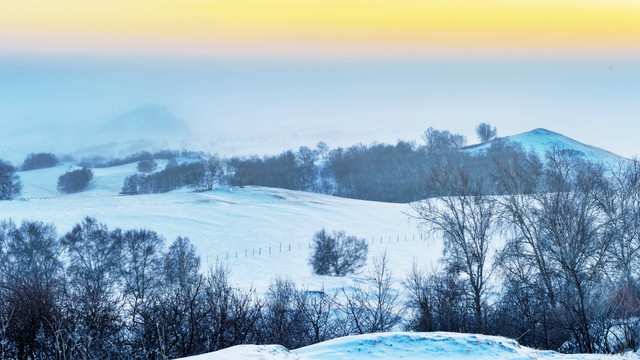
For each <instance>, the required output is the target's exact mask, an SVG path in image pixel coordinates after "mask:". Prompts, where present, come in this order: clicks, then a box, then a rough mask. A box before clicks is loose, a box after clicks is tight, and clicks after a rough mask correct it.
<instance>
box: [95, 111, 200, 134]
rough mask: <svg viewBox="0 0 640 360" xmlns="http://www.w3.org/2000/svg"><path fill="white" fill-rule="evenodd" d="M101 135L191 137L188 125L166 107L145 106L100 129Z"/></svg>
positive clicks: (117, 118)
mask: <svg viewBox="0 0 640 360" xmlns="http://www.w3.org/2000/svg"><path fill="white" fill-rule="evenodd" d="M99 131H100V133H101V134H103V135H105V136H108V135H118V136H121V137H124V138H128V139H131V138H135V139H151V138H157V137H160V138H174V139H175V138H180V137H184V136H187V135H189V127H188V126H187V124H186V123H185V122H184V121H182V120H180V119H178V118H176V117H175V116H174V115H173V114H171V113H170V112H169V110H167V108H165V107H164V106H160V105H143V106H140V107H138V108H136V109H133V110H131V111H128V112H126V113H124V114H122V115H120V116H117V117H116V118H114V119H113V120H111V121H109V122H107V123H106V124H103V125H101V126H100V127H99Z"/></svg>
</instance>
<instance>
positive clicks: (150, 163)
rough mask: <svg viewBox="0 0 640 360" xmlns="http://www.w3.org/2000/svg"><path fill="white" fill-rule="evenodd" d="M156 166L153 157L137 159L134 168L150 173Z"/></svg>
mask: <svg viewBox="0 0 640 360" xmlns="http://www.w3.org/2000/svg"><path fill="white" fill-rule="evenodd" d="M157 166H158V164H157V163H156V162H155V161H154V160H153V159H151V160H142V161H139V162H138V165H137V166H136V168H137V169H138V171H139V172H141V173H150V172H153V171H154V170H155V169H156V167H157Z"/></svg>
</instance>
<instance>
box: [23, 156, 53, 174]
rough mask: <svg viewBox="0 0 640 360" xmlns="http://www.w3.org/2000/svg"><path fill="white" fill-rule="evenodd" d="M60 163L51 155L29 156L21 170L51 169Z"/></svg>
mask: <svg viewBox="0 0 640 360" xmlns="http://www.w3.org/2000/svg"><path fill="white" fill-rule="evenodd" d="M59 163H60V162H59V161H58V158H57V157H56V156H55V155H53V154H50V153H39V154H29V156H27V158H26V159H24V162H23V163H22V166H21V170H22V171H28V170H36V169H44V168H50V167H54V166H56V165H58V164H59Z"/></svg>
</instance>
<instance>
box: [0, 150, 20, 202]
mask: <svg viewBox="0 0 640 360" xmlns="http://www.w3.org/2000/svg"><path fill="white" fill-rule="evenodd" d="M21 191H22V183H21V182H20V177H19V176H18V175H17V174H16V168H15V167H14V166H13V165H11V164H9V163H8V162H5V161H3V160H0V200H11V199H13V198H15V197H16V196H18V195H20V192H21Z"/></svg>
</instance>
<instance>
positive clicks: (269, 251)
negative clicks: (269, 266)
mask: <svg viewBox="0 0 640 360" xmlns="http://www.w3.org/2000/svg"><path fill="white" fill-rule="evenodd" d="M269 254H271V246H269Z"/></svg>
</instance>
